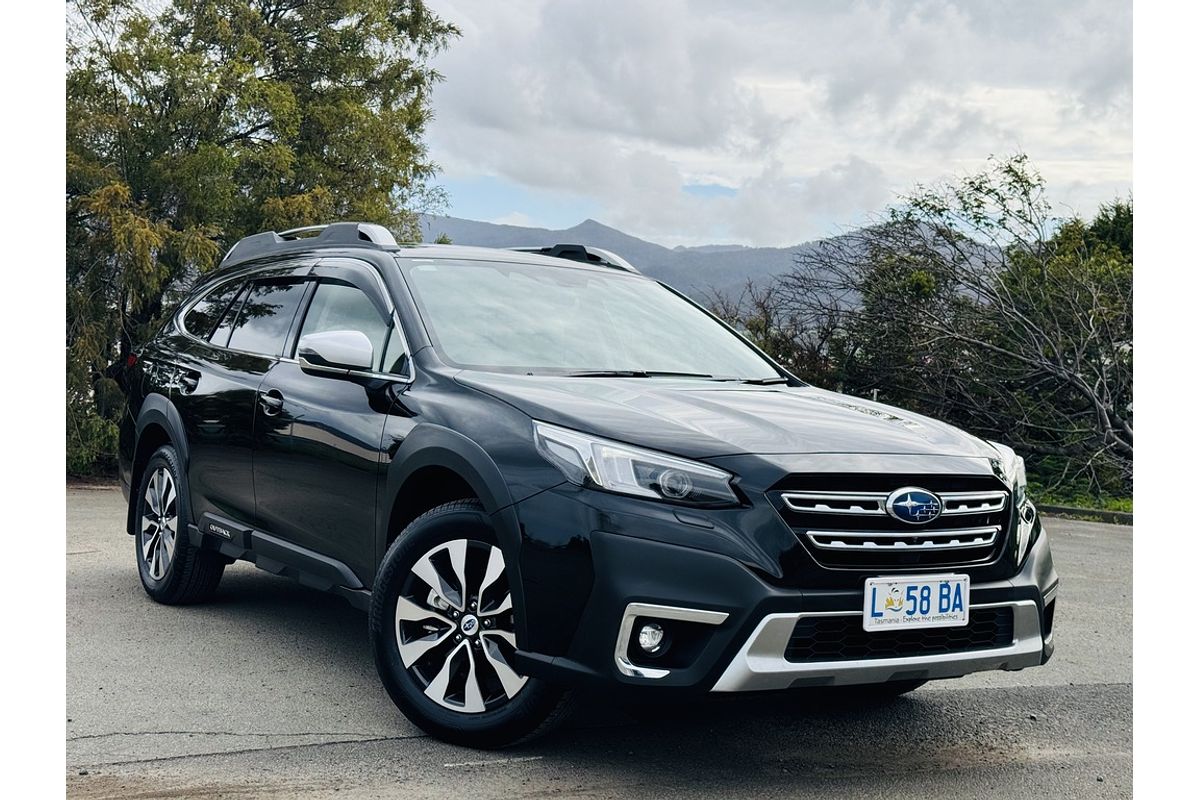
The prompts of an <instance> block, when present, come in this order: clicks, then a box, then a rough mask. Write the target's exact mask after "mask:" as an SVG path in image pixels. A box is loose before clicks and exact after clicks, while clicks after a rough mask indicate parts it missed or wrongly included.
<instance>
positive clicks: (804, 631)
mask: <svg viewBox="0 0 1200 800" xmlns="http://www.w3.org/2000/svg"><path fill="white" fill-rule="evenodd" d="M1012 643H1013V611H1012V609H1011V608H1008V607H1002V608H972V609H971V612H970V621H969V622H968V623H967V624H966V625H963V626H961V627H958V628H923V629H920V630H909V631H892V630H882V631H872V632H870V633H868V632H867V631H864V630H863V627H862V616H861V615H859V614H845V615H840V614H839V615H831V616H812V617H801V618H800V620H799V621H797V622H796V627H795V628H794V629H793V630H792V636H791V639H789V640H788V645H787V649H786V650H785V651H784V658H786V659H787V660H788V661H792V662H796V663H808V662H823V661H860V660H864V659H872V658H904V657H906V656H927V655H940V654H943V653H963V652H969V651H972V650H993V649H996V648H1001V647H1008V646H1009V645H1011V644H1012Z"/></svg>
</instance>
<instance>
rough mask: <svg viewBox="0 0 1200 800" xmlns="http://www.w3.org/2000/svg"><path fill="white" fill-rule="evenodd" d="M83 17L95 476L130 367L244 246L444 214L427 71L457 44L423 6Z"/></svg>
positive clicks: (183, 3)
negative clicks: (191, 295)
mask: <svg viewBox="0 0 1200 800" xmlns="http://www.w3.org/2000/svg"><path fill="white" fill-rule="evenodd" d="M160 7H161V6H160ZM68 8H69V16H68V23H69V35H68V46H67V197H66V213H67V311H68V328H67V332H66V338H67V348H68V367H67V384H68V389H67V428H68V430H67V438H68V468H69V469H70V470H71V471H86V470H88V469H90V468H92V467H93V466H95V465H96V464H97V460H98V459H100V460H101V461H102V460H103V459H104V458H105V457H106V456H108V457H111V453H112V450H113V441H114V439H113V431H114V426H113V425H112V422H111V420H112V415H113V414H114V413H115V411H114V406H115V405H118V404H116V403H115V401H114V395H119V391H118V388H117V384H116V382H115V381H114V378H115V377H118V376H119V373H120V365H121V364H122V363H124V361H125V360H126V359H127V358H128V357H129V355H130V354H131V353H132V352H133V349H134V347H135V345H136V344H137V343H139V342H140V341H142V340H143V339H144V337H145V336H146V335H147V334H148V333H149V332H150V331H151V330H152V329H154V328H155V327H156V326H157V324H158V322H159V320H161V318H162V316H163V313H164V310H165V309H166V308H167V307H168V306H169V305H170V303H171V302H172V300H173V299H174V297H175V295H176V294H177V293H178V291H179V290H180V289H182V288H183V287H185V286H186V285H188V284H190V283H191V282H192V281H193V280H194V279H195V277H196V276H197V275H199V274H201V273H203V272H204V271H206V270H208V269H210V268H212V267H213V266H214V265H215V264H216V263H217V261H218V260H219V259H220V255H221V254H222V253H223V252H225V250H226V249H227V248H228V247H230V246H231V245H232V244H233V242H235V241H237V239H239V238H241V237H242V236H244V235H247V234H249V233H254V232H257V231H259V230H264V229H277V230H278V229H283V228H288V227H294V226H299V225H307V224H315V223H319V222H329V221H335V220H339V219H347V218H353V219H364V220H370V221H373V222H378V223H381V224H384V225H386V226H388V227H390V228H392V229H394V230H395V231H397V233H398V234H399V235H400V236H401V237H402V238H410V239H416V240H419V239H420V230H419V227H418V225H417V212H419V211H422V210H428V209H432V208H437V207H438V204H439V202H440V201H441V199H442V198H441V196H440V194H439V191H438V190H437V189H435V188H433V187H431V186H430V185H429V183H428V181H429V179H430V178H431V177H432V176H433V175H434V174H435V170H436V166H435V165H434V164H433V163H432V162H431V161H430V159H429V157H428V153H427V151H426V148H425V145H424V143H423V140H422V136H423V134H424V131H425V126H426V124H427V123H428V122H429V119H430V116H431V109H430V102H429V96H430V91H431V88H432V86H433V84H434V83H435V82H436V81H437V80H438V78H439V76H438V74H437V73H436V72H435V71H434V70H433V69H431V68H430V66H429V64H428V60H429V58H430V56H431V55H433V54H434V53H435V52H436V51H437V50H439V49H440V48H442V47H444V46H445V44H446V43H447V42H448V40H449V39H450V38H451V37H452V36H454V35H456V33H457V31H456V29H455V28H454V27H453V26H452V25H450V24H448V23H446V22H444V21H443V20H441V19H439V18H438V17H437V16H435V15H434V14H433V13H431V12H430V11H429V10H428V9H427V8H426V6H425V4H424V3H423V2H421V0H323V1H322V2H319V3H318V2H298V0H173V2H170V3H167V4H165V7H161V9H162V10H160V11H154V12H150V11H146V10H142V9H141V8H139V4H137V3H135V2H133V1H132V0H74V2H71V3H70V4H69V7H68Z"/></svg>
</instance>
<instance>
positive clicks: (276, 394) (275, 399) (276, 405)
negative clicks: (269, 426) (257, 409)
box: [258, 389, 283, 417]
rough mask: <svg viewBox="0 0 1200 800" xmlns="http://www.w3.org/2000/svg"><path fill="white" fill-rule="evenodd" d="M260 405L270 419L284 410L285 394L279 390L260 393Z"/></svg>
mask: <svg viewBox="0 0 1200 800" xmlns="http://www.w3.org/2000/svg"><path fill="white" fill-rule="evenodd" d="M258 404H259V405H260V406H262V410H263V413H264V414H266V415H267V416H268V417H273V416H275V415H276V414H278V413H279V412H280V411H282V410H283V393H282V392H280V391H279V390H278V389H269V390H267V391H265V392H259V393H258Z"/></svg>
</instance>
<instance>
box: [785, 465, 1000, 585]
mask: <svg viewBox="0 0 1200 800" xmlns="http://www.w3.org/2000/svg"><path fill="white" fill-rule="evenodd" d="M905 486H917V487H921V488H923V489H926V490H928V491H930V492H933V493H934V494H936V495H937V496H938V497H939V499H940V500H941V501H942V511H941V514H940V516H938V518H937V519H935V520H934V521H933V522H930V523H928V524H912V523H909V522H903V521H901V520H899V519H896V518H894V517H892V516H891V515H889V514H888V513H887V510H886V501H887V498H888V495H889V494H891V493H892V492H893V491H895V490H896V489H899V488H901V487H905ZM769 494H770V496H771V498H772V501H773V502H774V503H775V506H776V508H777V509H778V511H779V514H780V516H782V517H783V519H784V520H785V521H786V522H787V524H788V525H789V526H790V527H791V529H792V530H793V532H795V534H796V536H797V537H798V538H799V539H800V541H801V542H803V543H804V545H805V547H806V549H807V550H808V552H809V554H810V555H811V556H812V557H813V560H815V561H816V562H817V563H818V564H820V565H821V566H823V567H827V568H830V569H862V570H875V571H885V572H886V571H889V570H906V569H920V568H940V567H960V566H971V565H981V564H987V563H990V562H992V561H995V560H996V558H998V557H999V555H1000V552H1001V550H1002V548H1003V546H1004V542H1005V538H1006V534H1007V528H1008V524H1009V517H1010V514H1011V512H1010V508H1009V492H1008V490H1007V489H1006V488H1005V487H1004V485H1003V484H1002V483H1000V481H999V480H998V479H996V478H994V477H992V476H988V475H962V476H952V475H891V474H849V475H841V474H833V475H828V474H812V475H792V476H789V477H788V478H787V479H786V480H784V481H782V482H781V483H780V484H779V485H777V486H775V487H774V488H773V489H772V490H771V492H770V493H769Z"/></svg>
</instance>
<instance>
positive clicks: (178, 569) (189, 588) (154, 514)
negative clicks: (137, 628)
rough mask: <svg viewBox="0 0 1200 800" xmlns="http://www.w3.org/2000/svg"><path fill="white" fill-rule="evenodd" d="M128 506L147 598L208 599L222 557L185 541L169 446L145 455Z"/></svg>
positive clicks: (178, 477) (184, 512)
mask: <svg viewBox="0 0 1200 800" xmlns="http://www.w3.org/2000/svg"><path fill="white" fill-rule="evenodd" d="M164 500H165V503H164V502H163V501H164ZM133 502H135V503H136V504H137V507H136V509H135V513H136V519H137V532H136V533H135V534H134V537H133V549H134V554H135V557H136V558H137V566H138V574H139V575H140V576H141V579H142V588H144V589H145V590H146V594H148V595H150V597H151V598H153V599H154V600H155V601H156V602H159V603H163V604H164V605H185V604H188V603H200V602H204V601H206V600H208V599H210V598H211V597H212V596H213V593H214V592H216V590H217V584H219V583H220V582H221V575H222V574H223V573H224V572H225V559H223V558H222V557H221V555H220V554H219V553H215V552H211V551H207V550H201V549H200V548H198V547H194V546H193V545H192V543H191V542H190V541H189V539H188V533H187V521H188V520H190V519H191V518H192V517H191V507H190V506H189V505H188V493H187V490H186V484H185V483H184V481H183V470H182V468H181V467H180V463H179V455H178V454H177V453H176V452H175V448H174V447H172V446H170V445H163V446H162V447H160V448H158V450H156V451H154V455H152V456H150V460H149V461H147V462H146V468H145V469H144V470H143V471H142V480H141V484H140V485H139V488H138V493H137V495H135V496H134V499H133Z"/></svg>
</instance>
